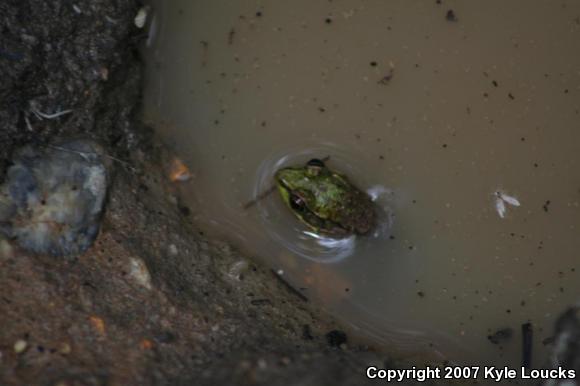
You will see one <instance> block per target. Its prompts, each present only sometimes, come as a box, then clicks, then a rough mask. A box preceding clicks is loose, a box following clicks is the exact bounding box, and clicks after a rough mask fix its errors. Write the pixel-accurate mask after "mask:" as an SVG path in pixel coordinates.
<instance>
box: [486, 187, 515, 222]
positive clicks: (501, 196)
mask: <svg viewBox="0 0 580 386" xmlns="http://www.w3.org/2000/svg"><path fill="white" fill-rule="evenodd" d="M493 195H494V196H495V210H496V211H497V214H498V215H499V217H500V218H504V217H505V214H506V211H507V206H506V204H508V205H511V206H520V202H519V201H518V199H517V198H515V197H513V196H508V195H507V194H505V193H503V192H501V191H499V190H496V191H495V192H494V193H493Z"/></svg>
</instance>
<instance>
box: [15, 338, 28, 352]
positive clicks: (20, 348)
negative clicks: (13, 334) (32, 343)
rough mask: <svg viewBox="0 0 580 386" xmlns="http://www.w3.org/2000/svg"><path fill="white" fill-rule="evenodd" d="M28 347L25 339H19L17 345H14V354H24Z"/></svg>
mask: <svg viewBox="0 0 580 386" xmlns="http://www.w3.org/2000/svg"><path fill="white" fill-rule="evenodd" d="M26 347H28V343H27V342H26V341H25V340H24V339H18V340H17V341H16V343H14V352H15V353H16V354H22V353H23V352H24V351H25V350H26Z"/></svg>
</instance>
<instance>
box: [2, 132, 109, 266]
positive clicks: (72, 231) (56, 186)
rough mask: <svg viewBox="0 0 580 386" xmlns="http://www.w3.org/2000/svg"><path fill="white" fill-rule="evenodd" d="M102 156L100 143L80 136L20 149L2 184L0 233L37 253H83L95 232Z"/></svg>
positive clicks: (103, 186)
mask: <svg viewBox="0 0 580 386" xmlns="http://www.w3.org/2000/svg"><path fill="white" fill-rule="evenodd" d="M103 160H104V157H103V151H102V150H101V149H100V147H99V146H98V145H96V144H94V143H92V142H89V141H83V140H74V141H68V142H64V143H58V144H55V145H49V146H47V147H32V146H27V147H24V148H22V149H20V150H19V151H18V152H17V153H16V156H15V157H14V159H13V161H12V162H13V165H12V166H11V167H10V168H9V169H8V172H7V175H6V180H5V182H4V184H3V185H2V186H1V187H0V234H2V235H3V236H4V237H6V238H8V239H10V240H14V241H15V242H16V243H17V244H18V245H19V246H20V247H22V248H24V249H26V250H28V251H32V252H36V253H45V254H50V255H54V256H62V255H76V254H80V253H83V252H84V251H85V250H87V249H88V248H89V247H90V246H91V244H92V243H93V241H94V239H95V237H96V236H97V234H98V232H99V223H100V217H101V214H102V211H103V206H104V202H105V197H106V192H107V168H106V166H105V163H104V162H103Z"/></svg>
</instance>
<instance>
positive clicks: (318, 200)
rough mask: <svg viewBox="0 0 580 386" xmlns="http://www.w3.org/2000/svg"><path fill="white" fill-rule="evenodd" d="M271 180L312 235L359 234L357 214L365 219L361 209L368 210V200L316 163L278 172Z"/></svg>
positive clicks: (342, 179)
mask: <svg viewBox="0 0 580 386" xmlns="http://www.w3.org/2000/svg"><path fill="white" fill-rule="evenodd" d="M275 178H276V184H277V186H278V190H279V191H280V195H281V197H282V200H283V201H284V202H285V203H286V205H287V206H288V207H289V208H290V209H291V210H292V212H293V213H294V215H295V216H296V217H298V218H299V219H300V220H301V221H302V222H303V223H305V224H306V225H308V226H309V227H310V228H311V229H313V230H314V231H315V232H319V233H325V234H329V235H333V236H342V235H347V234H350V233H354V232H357V233H359V232H358V229H361V228H360V227H359V226H358V223H362V222H361V214H362V216H367V217H368V213H369V211H368V210H366V209H364V208H363V207H364V206H370V204H367V201H368V203H370V200H369V199H368V196H366V194H365V193H362V192H360V191H358V189H356V188H355V187H354V186H352V185H351V184H350V183H349V182H348V180H347V179H346V178H345V177H344V176H342V175H340V174H338V173H336V172H333V171H331V170H330V169H328V168H327V167H326V165H325V164H324V162H323V161H321V160H319V159H312V160H310V161H308V163H307V164H306V165H305V166H300V167H287V168H283V169H280V170H278V172H277V173H276V176H275ZM361 209H364V210H361ZM363 212H364V213H363ZM371 220H372V219H371ZM355 222H356V223H357V224H354V223H355ZM353 224H354V225H353ZM360 233H364V232H360Z"/></svg>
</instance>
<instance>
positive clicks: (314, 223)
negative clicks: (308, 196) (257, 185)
mask: <svg viewBox="0 0 580 386" xmlns="http://www.w3.org/2000/svg"><path fill="white" fill-rule="evenodd" d="M278 190H279V191H280V194H281V196H282V199H283V200H284V202H285V203H286V204H287V205H288V206H289V207H290V208H291V209H292V212H293V213H294V215H295V216H296V217H298V219H299V220H300V221H302V222H303V223H304V224H305V225H306V226H308V227H309V228H310V229H312V230H313V231H315V232H316V233H322V234H328V235H335V236H336V235H347V234H349V233H350V232H349V231H348V230H347V229H345V228H343V227H342V226H340V224H338V223H335V222H334V221H331V220H328V219H324V218H322V217H320V216H318V215H316V214H315V213H314V212H313V211H312V210H310V208H308V205H307V204H306V200H305V199H304V198H303V197H301V196H300V194H299V193H296V192H293V191H292V190H291V189H290V188H289V187H288V186H287V185H285V184H284V182H283V181H280V180H279V181H278Z"/></svg>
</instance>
